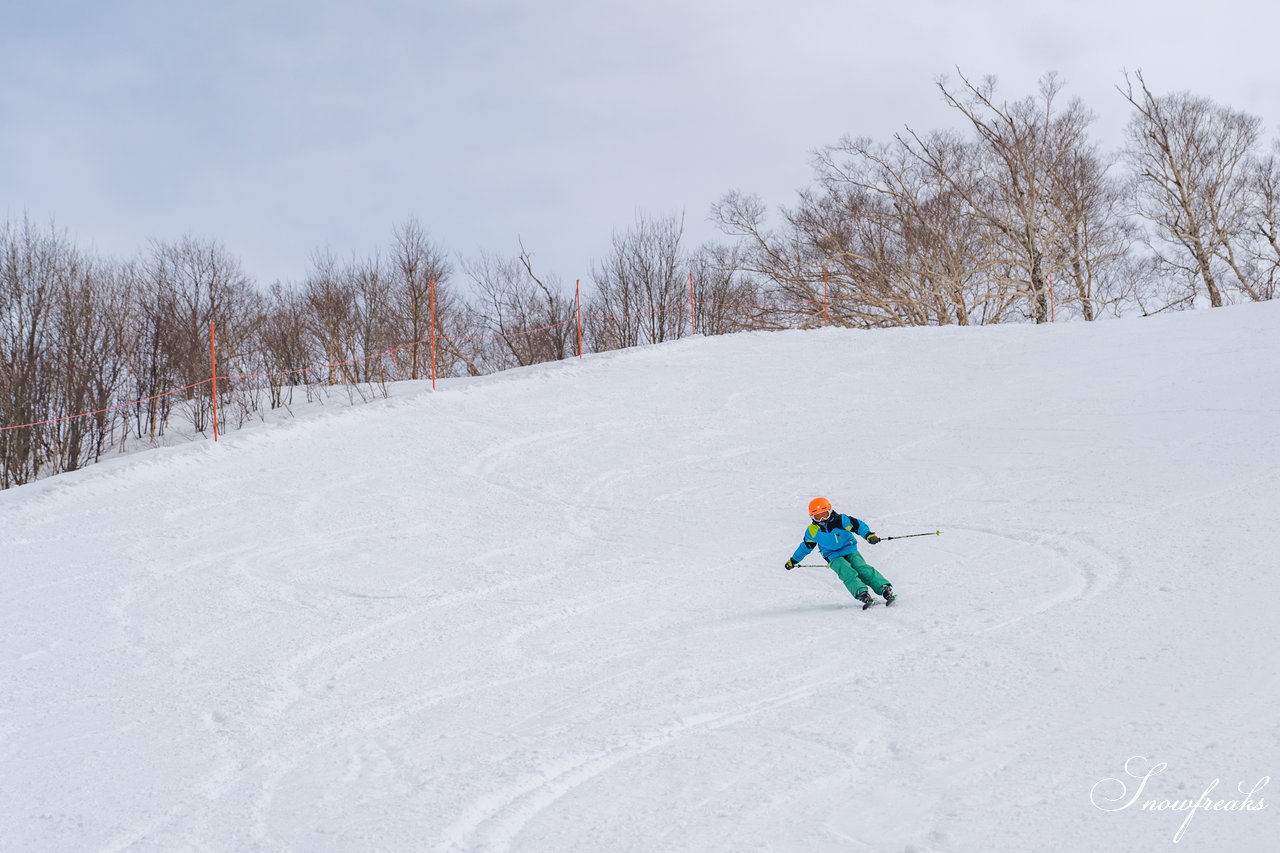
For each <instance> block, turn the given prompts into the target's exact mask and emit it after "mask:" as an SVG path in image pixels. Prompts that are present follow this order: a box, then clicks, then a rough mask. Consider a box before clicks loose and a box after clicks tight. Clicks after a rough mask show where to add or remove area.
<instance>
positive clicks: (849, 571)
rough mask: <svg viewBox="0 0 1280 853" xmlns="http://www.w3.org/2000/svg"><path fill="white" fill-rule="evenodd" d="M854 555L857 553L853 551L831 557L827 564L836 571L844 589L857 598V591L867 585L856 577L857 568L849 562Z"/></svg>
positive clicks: (860, 590)
mask: <svg viewBox="0 0 1280 853" xmlns="http://www.w3.org/2000/svg"><path fill="white" fill-rule="evenodd" d="M856 556H858V555H857V553H856V552H855V553H853V554H849V555H848V556H845V557H833V558H832V560H831V562H830V563H828V564H827V565H829V566H830V567H831V570H832V571H833V572H835V573H836V576H837V577H838V578H840V582H841V583H843V584H844V586H845V589H847V590H849V594H850V595H852V596H853V597H854V598H857V597H858V593H860V592H862V591H863V590H865V589H866V588H867V585H866V584H865V583H863V582H862V580H861V579H860V578H859V577H858V571H857V569H855V568H854V567H853V566H852V565H850V563H849V560H850V558H851V557H856Z"/></svg>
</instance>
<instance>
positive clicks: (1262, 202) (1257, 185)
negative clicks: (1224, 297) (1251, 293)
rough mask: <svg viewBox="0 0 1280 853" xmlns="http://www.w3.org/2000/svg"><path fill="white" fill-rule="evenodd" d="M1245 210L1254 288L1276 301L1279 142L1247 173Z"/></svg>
mask: <svg viewBox="0 0 1280 853" xmlns="http://www.w3.org/2000/svg"><path fill="white" fill-rule="evenodd" d="M1246 180H1247V183H1248V188H1249V207H1248V209H1247V210H1246V214H1245V220H1246V232H1245V234H1244V235H1242V236H1243V238H1244V240H1245V244H1246V245H1247V246H1248V247H1249V248H1248V250H1247V251H1248V261H1249V263H1250V264H1251V265H1252V269H1253V270H1254V289H1255V293H1256V294H1257V296H1258V297H1259V298H1261V299H1275V298H1276V292H1277V283H1278V281H1280V140H1276V141H1275V142H1274V143H1273V144H1272V149H1271V151H1270V152H1269V153H1268V154H1267V155H1266V156H1264V157H1259V158H1257V159H1256V160H1255V161H1254V162H1253V164H1252V167H1251V168H1250V169H1249V171H1248V173H1247V179H1246Z"/></svg>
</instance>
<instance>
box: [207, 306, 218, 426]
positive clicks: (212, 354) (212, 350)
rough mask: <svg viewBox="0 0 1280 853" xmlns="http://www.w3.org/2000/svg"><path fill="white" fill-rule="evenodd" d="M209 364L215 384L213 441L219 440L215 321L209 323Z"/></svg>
mask: <svg viewBox="0 0 1280 853" xmlns="http://www.w3.org/2000/svg"><path fill="white" fill-rule="evenodd" d="M209 364H210V365H211V366H212V372H211V373H210V377H211V379H212V382H213V440H214V441H217V440H218V345H217V343H216V338H215V336H214V331H213V321H212V320H211V321H209Z"/></svg>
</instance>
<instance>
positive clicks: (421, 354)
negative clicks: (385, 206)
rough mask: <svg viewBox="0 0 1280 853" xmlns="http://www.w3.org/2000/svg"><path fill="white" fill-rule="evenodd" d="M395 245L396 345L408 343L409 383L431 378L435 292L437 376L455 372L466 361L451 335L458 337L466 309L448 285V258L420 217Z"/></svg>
mask: <svg viewBox="0 0 1280 853" xmlns="http://www.w3.org/2000/svg"><path fill="white" fill-rule="evenodd" d="M393 236H394V239H393V241H392V246H391V264H392V266H393V267H394V276H395V283H394V288H393V291H392V293H393V299H394V305H395V315H396V320H397V326H396V335H395V338H396V340H397V342H398V343H399V344H401V345H408V346H407V347H406V349H405V350H404V351H403V353H398V354H397V355H398V360H399V362H400V364H401V365H402V368H403V373H402V376H403V378H406V379H422V378H423V377H427V376H430V375H431V351H430V347H429V344H428V343H427V342H428V341H429V340H430V338H431V333H432V325H431V322H432V313H431V310H432V304H431V300H432V290H433V288H434V294H435V318H436V327H435V333H436V338H437V341H436V343H437V349H436V352H437V360H438V361H437V373H438V374H440V375H446V374H448V373H450V372H452V370H453V368H454V366H455V364H456V363H457V362H458V361H460V360H463V361H465V359H464V358H463V356H462V353H461V352H460V350H459V349H458V346H457V345H456V343H455V342H453V341H451V340H450V338H451V337H459V335H458V332H459V331H460V329H461V328H462V325H461V315H462V314H463V309H462V308H461V306H460V305H458V303H457V300H456V298H455V297H454V295H453V292H452V289H451V288H450V287H449V284H448V281H449V276H450V273H451V271H452V270H451V267H450V265H449V262H448V258H447V256H446V255H445V253H444V252H443V251H441V250H440V249H439V248H438V247H437V246H436V245H435V244H434V243H432V242H431V241H430V239H429V238H428V237H427V233H426V231H425V230H423V228H422V226H421V225H420V224H419V223H418V221H417V220H416V219H409V220H407V221H406V222H404V223H403V224H402V225H399V226H397V227H396V229H395V232H394V235H393Z"/></svg>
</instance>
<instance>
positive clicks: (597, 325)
mask: <svg viewBox="0 0 1280 853" xmlns="http://www.w3.org/2000/svg"><path fill="white" fill-rule="evenodd" d="M683 238H684V217H683V216H675V215H671V216H663V217H657V218H653V219H650V218H647V217H645V216H643V215H642V216H639V217H637V219H636V222H635V224H634V225H632V226H631V227H630V228H629V229H627V230H626V231H625V232H622V233H618V232H614V235H613V249H612V251H611V252H610V254H609V256H608V257H607V258H606V259H605V260H604V262H603V263H601V264H599V265H598V266H597V267H596V268H595V271H594V274H593V281H594V284H595V292H594V294H593V295H592V297H591V298H590V300H589V302H588V306H587V308H586V309H585V310H586V311H587V313H588V315H589V316H590V322H589V325H588V329H589V331H588V337H589V338H590V340H591V342H592V349H594V350H597V351H600V350H609V349H620V348H622V347H630V346H637V345H639V344H642V343H661V342H662V341H666V340H671V339H673V338H678V337H680V336H681V335H682V334H684V332H685V329H686V328H687V324H686V323H685V318H684V314H683V311H684V310H687V308H688V282H687V279H686V278H685V277H684V276H683V275H681V273H682V271H683V270H684V268H685V258H684V253H683V250H682V249H681V241H682V240H683Z"/></svg>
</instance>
